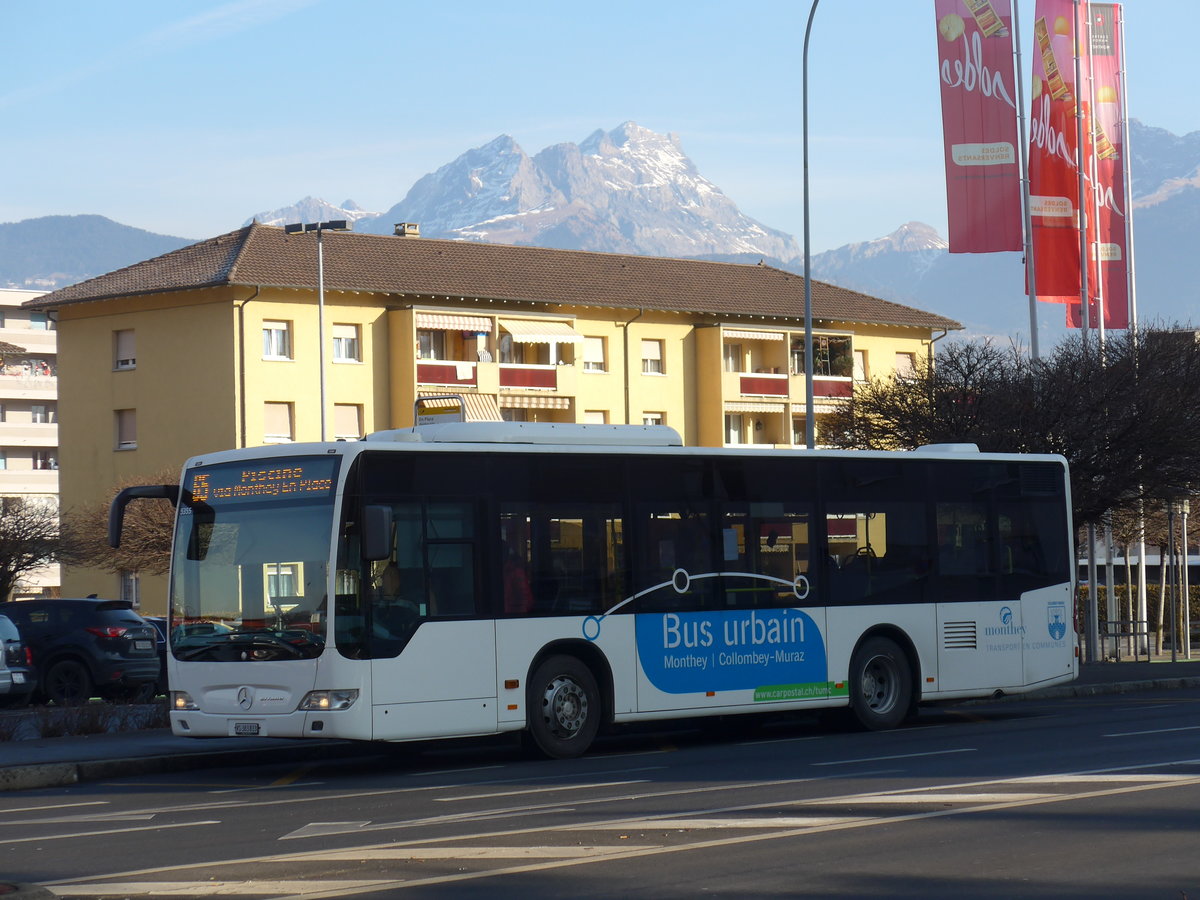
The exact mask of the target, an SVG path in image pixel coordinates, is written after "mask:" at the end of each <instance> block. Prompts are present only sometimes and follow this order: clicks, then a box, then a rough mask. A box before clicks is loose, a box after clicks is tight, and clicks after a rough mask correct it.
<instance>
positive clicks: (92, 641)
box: [0, 597, 159, 704]
mask: <svg viewBox="0 0 1200 900" xmlns="http://www.w3.org/2000/svg"><path fill="white" fill-rule="evenodd" d="M0 615H5V616H8V618H10V619H11V620H12V621H13V622H14V623H15V624H16V626H17V628H18V630H19V631H20V632H21V637H22V638H23V639H24V641H25V645H26V646H27V647H28V648H29V649H30V650H31V651H32V657H33V666H34V670H35V672H36V673H37V687H36V689H35V691H34V697H35V698H36V699H42V700H49V701H51V702H53V703H60V704H70V703H83V702H85V701H86V700H88V698H90V697H94V696H101V697H104V698H106V699H110V700H118V699H135V698H137V697H139V696H146V697H148V696H150V695H151V693H152V692H153V690H154V685H155V683H156V682H157V680H158V673H159V658H158V652H157V650H156V649H155V646H154V645H155V637H154V635H155V631H154V626H153V625H151V624H150V623H148V622H147V621H146V620H145V619H143V618H142V617H141V616H139V615H138V614H137V613H136V612H134V611H133V604H132V603H130V602H129V601H128V600H104V599H98V598H95V597H88V598H85V599H52V600H40V599H39V600H15V601H10V602H8V603H0Z"/></svg>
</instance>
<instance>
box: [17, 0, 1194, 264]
mask: <svg viewBox="0 0 1200 900" xmlns="http://www.w3.org/2000/svg"><path fill="white" fill-rule="evenodd" d="M808 9H809V3H808V2H807V0H792V2H775V0H742V2H741V3H738V4H733V3H729V2H708V0H688V2H674V0H658V2H655V0H651V2H647V0H642V2H636V3H635V2H626V0H609V2H607V3H604V4H586V5H585V4H566V3H561V2H556V3H549V2H541V0H532V2H517V3H508V4H497V3H485V2H465V0H440V2H438V3H420V2H411V0H409V2H400V0H395V2H392V0H232V2H190V3H169V2H162V0H153V2H136V0H117V2H114V3H105V4H100V3H84V2H82V0H71V2H67V0H41V2H38V3H22V2H19V0H0V34H3V35H4V38H5V41H4V43H5V56H6V62H7V65H6V78H5V79H4V82H3V83H2V84H0V122H3V127H2V128H0V162H2V165H0V169H2V171H3V174H2V175H0V222H12V221H18V220H21V219H26V218H33V217H36V216H43V215H52V214H78V213H98V214H100V215H104V216H108V217H109V218H112V219H115V220H116V221H119V222H122V223H124V224H127V225H133V226H136V227H139V228H145V229H148V230H150V231H155V232H159V233H165V234H173V235H179V236H182V237H190V238H204V237H210V236H212V235H215V234H219V233H221V232H224V231H228V230H231V229H233V228H237V227H238V226H240V225H241V223H242V221H243V220H245V219H246V218H247V217H248V216H250V215H252V214H253V213H255V212H258V211H260V210H266V209H272V208H275V207H279V206H283V205H286V204H289V203H292V202H294V201H296V200H299V199H300V198H302V197H304V196H306V195H309V194H311V195H314V196H319V197H323V198H324V199H326V200H329V201H331V202H334V203H340V202H341V201H343V200H345V199H347V198H351V199H354V200H355V201H357V202H358V203H359V204H360V205H362V206H363V207H365V208H367V209H376V210H381V211H382V210H385V209H387V208H388V207H389V206H391V205H392V204H394V203H396V202H397V201H399V200H400V199H401V198H402V197H403V196H404V194H405V193H406V191H407V190H408V188H409V187H410V186H411V185H412V184H413V182H415V181H416V180H417V179H418V178H420V177H421V176H422V175H424V174H425V173H427V172H430V171H433V170H434V169H436V168H437V167H438V166H440V165H442V164H444V163H447V162H449V161H450V160H452V159H453V158H455V157H456V156H458V155H459V154H460V153H462V152H463V151H465V150H467V149H469V148H471V147H476V146H479V145H481V144H483V143H486V142H487V141H489V140H491V139H492V138H494V137H496V136H497V135H499V134H510V135H512V136H513V137H514V138H515V139H516V140H517V142H518V143H520V144H521V146H522V147H524V148H525V150H526V152H528V153H530V154H533V153H536V152H537V151H538V150H541V149H542V148H543V147H546V146H548V145H550V144H555V143H561V142H567V141H571V142H579V141H581V140H583V139H584V138H585V137H586V136H587V135H588V134H590V133H591V132H592V131H595V130H596V129H598V128H600V129H604V130H609V129H611V128H613V127H615V126H616V125H618V124H620V123H621V122H624V121H627V120H633V121H635V122H637V123H638V124H640V125H643V126H645V127H647V128H651V129H653V130H655V131H659V132H676V133H678V134H679V136H680V140H681V142H682V145H683V149H684V151H685V152H686V153H687V154H688V155H689V156H690V157H691V158H692V159H693V161H694V162H695V163H696V165H697V166H698V168H699V170H700V172H701V173H702V174H703V175H704V176H705V177H707V178H708V179H709V180H710V181H712V182H714V183H715V184H716V185H717V186H718V187H720V188H721V189H722V190H723V191H724V192H725V193H726V194H727V195H728V196H730V197H731V198H732V199H733V200H734V201H735V202H736V203H737V204H738V205H739V206H740V207H741V209H742V211H743V212H745V213H746V214H747V215H750V216H753V217H754V218H756V219H758V220H760V221H761V222H763V223H765V224H767V225H769V226H772V227H775V228H780V229H782V230H784V231H787V232H790V233H792V234H795V235H796V236H797V238H798V239H799V236H800V233H801V228H802V221H803V219H802V216H803V213H802V193H801V173H802V167H801V162H802V147H801V116H800V113H801V106H800V90H801V47H802V43H803V37H804V26H805V21H806V19H807V15H808ZM1020 13H1021V31H1022V41H1023V43H1024V45H1025V47H1024V52H1025V57H1026V59H1025V62H1026V66H1025V67H1026V68H1028V63H1029V58H1030V53H1031V45H1032V40H1031V37H1030V35H1031V30H1032V21H1033V2H1032V0H1021V4H1020ZM1195 19H1196V13H1195V5H1194V0H1191V2H1189V0H1131V2H1129V3H1127V4H1126V39H1127V44H1128V47H1129V55H1128V66H1129V96H1130V113H1131V115H1132V116H1134V117H1136V118H1140V119H1141V120H1142V121H1143V122H1145V123H1147V124H1150V125H1155V126H1158V127H1162V128H1166V129H1168V130H1170V131H1173V132H1175V133H1176V134H1184V133H1187V132H1190V131H1195V130H1197V129H1200V102H1198V101H1197V99H1196V84H1197V81H1198V80H1200V79H1197V76H1196V75H1195V73H1194V71H1193V70H1191V66H1192V65H1194V60H1195V55H1196V49H1195V48H1196V40H1195V33H1196V24H1195ZM935 37H936V31H935V25H934V14H933V0H857V2H852V0H823V2H822V3H821V4H820V6H819V7H818V9H817V13H816V19H815V23H814V28H813V37H812V44H811V53H810V60H809V70H810V77H811V86H810V108H809V120H810V178H811V182H812V198H813V202H812V229H813V230H812V241H813V249H814V251H819V250H823V249H828V248H831V247H835V246H839V245H841V244H844V243H848V242H850V241H857V240H868V239H871V238H874V237H879V236H882V235H884V234H887V233H888V232H890V231H892V230H894V229H895V228H896V227H897V226H899V225H901V224H902V223H904V222H906V221H910V220H919V221H924V222H928V223H929V224H931V225H934V226H935V227H937V228H938V230H939V231H941V232H942V233H943V234H944V233H945V189H944V183H943V180H942V178H943V176H942V168H941V167H942V151H941V120H940V112H939V107H938V82H937V73H936V68H937V63H936V44H935Z"/></svg>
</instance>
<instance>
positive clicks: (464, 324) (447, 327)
mask: <svg viewBox="0 0 1200 900" xmlns="http://www.w3.org/2000/svg"><path fill="white" fill-rule="evenodd" d="M417 328H419V329H421V330H422V331H471V332H474V333H475V334H489V333H491V330H492V320H491V319H487V318H484V317H483V316H458V315H444V314H442V313H422V312H419V313H417Z"/></svg>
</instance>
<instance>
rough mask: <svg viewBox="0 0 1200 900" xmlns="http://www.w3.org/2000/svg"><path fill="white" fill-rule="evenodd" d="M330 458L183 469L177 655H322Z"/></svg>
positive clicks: (176, 556)
mask: <svg viewBox="0 0 1200 900" xmlns="http://www.w3.org/2000/svg"><path fill="white" fill-rule="evenodd" d="M339 461H340V457H337V456H296V457H286V458H279V459H272V460H266V461H263V460H252V461H248V462H244V463H221V464H218V465H212V466H197V467H194V468H192V469H189V470H188V471H187V472H186V473H185V476H184V482H183V491H182V493H181V498H180V503H179V516H178V521H177V524H176V528H175V542H174V550H173V556H172V565H171V650H172V652H173V653H174V654H175V656H176V658H178V659H180V660H203V661H218V662H220V661H238V662H244V661H257V660H264V661H265V660H287V659H310V658H313V657H316V656H319V655H320V654H321V652H322V651H323V650H324V648H325V630H326V622H327V619H328V614H327V597H326V584H327V580H328V561H329V553H330V534H331V529H332V523H333V506H334V485H335V484H336V480H337V468H338V463H339Z"/></svg>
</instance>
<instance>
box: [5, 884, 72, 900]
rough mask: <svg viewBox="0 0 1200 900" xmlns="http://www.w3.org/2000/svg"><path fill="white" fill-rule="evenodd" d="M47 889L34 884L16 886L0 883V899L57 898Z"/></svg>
mask: <svg viewBox="0 0 1200 900" xmlns="http://www.w3.org/2000/svg"><path fill="white" fill-rule="evenodd" d="M57 896H58V894H56V893H54V892H53V891H51V890H48V889H47V888H44V887H40V886H38V885H36V884H18V883H17V882H12V881H0V898H3V900H8V898H10V897H20V898H22V900H27V898H31V897H57Z"/></svg>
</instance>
